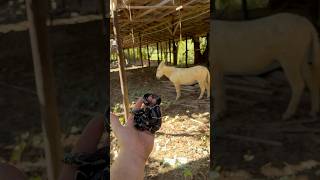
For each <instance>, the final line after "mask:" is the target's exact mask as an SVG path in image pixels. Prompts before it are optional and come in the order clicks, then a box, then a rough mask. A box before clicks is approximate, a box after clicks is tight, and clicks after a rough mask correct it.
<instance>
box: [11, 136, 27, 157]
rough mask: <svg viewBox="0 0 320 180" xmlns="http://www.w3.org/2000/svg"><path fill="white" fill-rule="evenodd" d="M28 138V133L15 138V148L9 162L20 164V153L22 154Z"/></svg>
mask: <svg viewBox="0 0 320 180" xmlns="http://www.w3.org/2000/svg"><path fill="white" fill-rule="evenodd" d="M29 136H30V133H29V132H26V133H24V134H22V135H20V137H18V138H16V142H17V143H16V146H15V147H14V149H13V152H12V153H11V157H10V162H20V161H21V157H22V153H23V152H24V150H25V148H26V146H27V141H28V138H29Z"/></svg>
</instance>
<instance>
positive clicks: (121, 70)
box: [113, 7, 129, 120]
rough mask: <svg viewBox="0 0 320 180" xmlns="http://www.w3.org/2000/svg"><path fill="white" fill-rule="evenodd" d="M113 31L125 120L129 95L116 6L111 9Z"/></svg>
mask: <svg viewBox="0 0 320 180" xmlns="http://www.w3.org/2000/svg"><path fill="white" fill-rule="evenodd" d="M113 32H114V35H115V40H116V42H117V54H118V56H119V58H118V64H119V75H120V85H121V92H122V99H123V104H124V115H125V119H126V120H127V119H128V117H129V96H128V84H127V76H126V71H125V68H124V66H125V64H124V58H123V50H122V38H121V36H120V34H118V32H119V22H118V12H117V8H116V7H115V8H114V10H113Z"/></svg>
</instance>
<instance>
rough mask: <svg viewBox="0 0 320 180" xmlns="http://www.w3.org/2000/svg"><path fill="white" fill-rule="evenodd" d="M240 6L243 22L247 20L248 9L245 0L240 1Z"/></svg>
mask: <svg viewBox="0 0 320 180" xmlns="http://www.w3.org/2000/svg"><path fill="white" fill-rule="evenodd" d="M241 6H242V12H243V18H244V19H245V20H247V19H249V16H248V7H247V0H242V3H241Z"/></svg>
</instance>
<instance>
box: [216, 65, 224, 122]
mask: <svg viewBox="0 0 320 180" xmlns="http://www.w3.org/2000/svg"><path fill="white" fill-rule="evenodd" d="M213 79H214V80H215V81H214V82H215V83H214V84H213V85H214V88H215V90H216V91H215V99H214V110H215V114H216V116H217V117H222V116H223V113H224V112H225V110H226V103H225V92H224V85H223V73H222V72H221V71H220V68H219V67H217V66H215V69H214V71H213Z"/></svg>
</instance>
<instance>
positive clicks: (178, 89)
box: [174, 84, 181, 100]
mask: <svg viewBox="0 0 320 180" xmlns="http://www.w3.org/2000/svg"><path fill="white" fill-rule="evenodd" d="M174 87H175V88H176V93H177V96H176V100H178V99H179V98H180V96H181V90H180V84H174Z"/></svg>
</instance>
